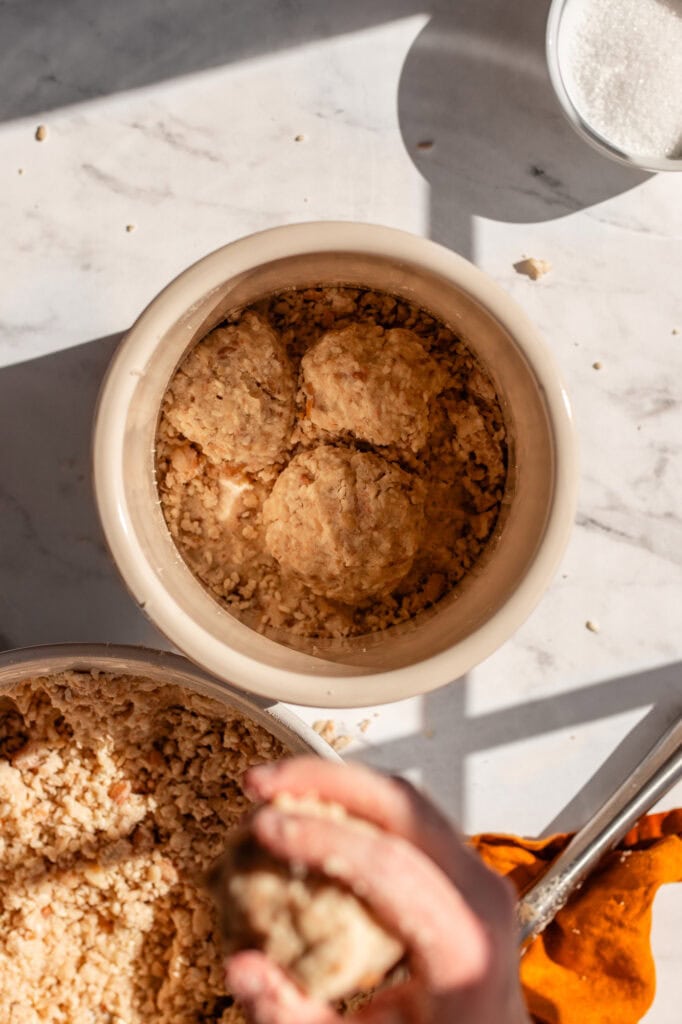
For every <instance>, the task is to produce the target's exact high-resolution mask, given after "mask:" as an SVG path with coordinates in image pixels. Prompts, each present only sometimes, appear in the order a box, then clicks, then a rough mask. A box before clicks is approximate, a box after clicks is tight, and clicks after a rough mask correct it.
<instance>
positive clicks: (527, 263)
mask: <svg viewBox="0 0 682 1024" xmlns="http://www.w3.org/2000/svg"><path fill="white" fill-rule="evenodd" d="M551 269H552V264H551V263H550V262H549V260H539V259H536V258H535V257H534V256H528V257H526V258H525V259H522V260H518V262H517V263H515V264H514V270H515V271H516V273H517V274H525V276H526V277H529V278H530V279H531V281H537V280H538V278H540V277H544V275H545V274H548V273H549V272H550V270H551Z"/></svg>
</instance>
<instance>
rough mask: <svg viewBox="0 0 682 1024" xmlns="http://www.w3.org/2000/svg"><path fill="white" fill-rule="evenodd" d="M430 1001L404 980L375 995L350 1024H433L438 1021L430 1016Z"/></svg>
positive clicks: (427, 996)
mask: <svg viewBox="0 0 682 1024" xmlns="http://www.w3.org/2000/svg"><path fill="white" fill-rule="evenodd" d="M433 1002H434V1001H433V999H431V998H430V997H429V995H428V994H427V993H425V992H424V989H423V988H422V987H421V986H420V985H418V984H417V983H415V982H414V981H408V982H406V983H405V984H403V985H397V986H396V987H395V988H390V989H387V990H386V991H384V992H380V993H379V994H378V995H375V996H374V997H373V999H372V1001H371V1003H369V1005H368V1006H365V1007H364V1008H363V1009H362V1010H360V1012H359V1013H357V1014H356V1015H354V1016H353V1017H352V1020H353V1022H354V1024H433V1022H434V1021H436V1020H437V1019H441V1018H437V1017H435V1016H434V1009H435V1007H434V1005H433ZM442 1019H444V1020H446V1019H447V1020H451V1019H456V1018H450V1017H448V1018H445V1017H444V1018H442Z"/></svg>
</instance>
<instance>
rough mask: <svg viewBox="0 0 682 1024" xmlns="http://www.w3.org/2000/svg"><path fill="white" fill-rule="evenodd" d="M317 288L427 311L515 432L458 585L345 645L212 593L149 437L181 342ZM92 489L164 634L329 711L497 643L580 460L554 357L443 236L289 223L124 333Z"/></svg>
mask: <svg viewBox="0 0 682 1024" xmlns="http://www.w3.org/2000/svg"><path fill="white" fill-rule="evenodd" d="M313 284H316V285H319V284H348V285H355V286H365V287H369V288H376V289H380V290H385V291H388V292H391V293H393V294H398V295H401V296H404V297H405V298H406V299H408V300H410V301H412V302H415V303H417V304H419V305H421V306H423V307H425V308H427V309H429V310H430V311H431V312H432V313H433V314H434V315H436V316H437V317H438V318H439V319H441V320H443V321H445V322H446V323H447V324H448V325H450V326H451V327H452V328H453V329H454V330H455V331H456V333H457V334H459V335H460V336H461V337H463V338H464V339H465V341H466V342H467V344H468V345H469V347H470V348H471V349H472V350H473V351H474V352H475V353H476V355H477V356H478V358H479V359H480V361H481V362H482V363H483V365H484V366H485V367H486V368H487V370H488V372H489V373H490V374H491V376H492V378H493V380H494V382H495V385H496V388H497V391H498V394H499V396H500V398H501V403H502V406H503V410H504V415H505V419H506V422H507V426H508V431H509V436H510V471H509V481H508V486H507V492H506V495H505V501H504V507H503V511H502V514H501V516H500V523H499V525H498V530H497V533H496V536H495V538H494V541H493V542H492V543H491V544H490V545H489V548H488V551H487V552H486V554H485V555H484V557H483V558H482V559H481V561H480V562H479V563H478V565H477V566H476V568H475V570H474V571H473V572H472V573H470V574H469V576H468V577H466V579H465V581H463V583H462V584H461V585H460V586H459V587H458V588H457V589H456V591H455V593H454V594H453V595H451V596H450V597H448V598H445V599H443V600H442V601H441V602H439V604H438V605H437V606H436V607H435V608H434V609H433V610H431V611H430V612H426V613H424V614H423V615H422V616H420V617H419V618H418V619H415V620H414V621H412V622H410V623H406V624H404V625H401V626H399V627H394V628H392V629H390V630H386V631H384V632H382V633H378V634H372V635H369V636H365V637H359V638H354V639H352V640H329V641H324V642H321V641H319V640H316V641H315V642H314V644H315V649H313V642H312V641H296V646H295V647H294V646H293V641H291V640H289V639H288V638H287V637H286V636H277V638H273V637H264V636H262V635H261V634H259V633H257V632H255V631H254V630H252V629H250V628H249V627H248V626H246V625H244V624H243V623H241V622H239V621H238V620H237V619H236V618H234V616H232V615H231V614H230V613H229V612H227V611H226V610H225V609H224V608H222V607H221V606H220V605H219V604H218V603H217V601H215V600H214V598H213V597H211V596H210V595H209V593H208V592H207V591H206V590H205V589H204V587H203V586H202V585H201V583H199V581H198V580H197V579H195V577H194V576H193V575H192V573H191V572H190V570H189V569H188V568H187V566H186V565H185V563H184V562H183V560H182V558H181V557H180V555H179V553H178V551H177V549H176V547H175V545H174V543H173V541H172V540H171V537H170V534H169V532H168V530H167V528H166V525H165V522H164V519H163V516H162V513H161V509H160V505H159V499H158V494H157V490H156V482H155V476H154V440H155V433H156V428H157V423H158V416H159V408H160V403H161V399H162V396H163V394H164V392H165V390H166V387H167V385H168V383H169V381H170V379H171V377H172V375H173V373H174V371H175V369H176V367H177V366H178V364H179V363H180V361H181V360H182V358H183V356H184V355H185V353H186V352H187V351H188V349H189V348H190V347H191V346H192V345H193V344H194V343H196V342H197V341H198V340H200V339H201V338H202V337H203V336H204V335H205V334H206V333H207V332H208V331H209V330H210V329H211V328H212V327H213V326H215V325H216V324H217V323H219V322H220V321H221V320H222V319H223V317H224V315H225V313H226V312H227V311H228V310H231V309H234V308H235V307H240V306H243V305H246V304H249V303H250V302H253V301H254V300H255V299H257V298H259V297H262V296H264V295H266V294H268V293H271V292H273V291H277V290H280V289H282V288H287V287H304V286H310V285H313ZM94 476H95V490H96V496H97V503H98V506H99V512H100V516H101V520H102V524H103V527H104V532H105V535H106V538H107V541H108V543H109V546H110V549H111V552H112V555H113V558H114V560H115V562H116V564H117V566H118V568H119V570H120V572H121V574H122V576H123V578H124V580H125V581H126V583H127V585H128V587H129V588H130V590H131V592H132V594H133V595H134V597H135V598H136V600H137V601H138V603H139V604H140V606H141V607H142V608H143V609H144V610H145V612H146V613H147V615H148V616H149V617H150V619H151V620H152V621H153V622H154V623H155V624H156V625H157V626H158V627H159V628H160V629H161V630H162V631H163V632H164V633H165V635H166V636H167V637H169V639H170V640H172V642H173V643H174V644H175V645H176V646H177V647H179V648H180V649H181V650H182V651H184V653H185V654H187V655H188V656H189V657H190V658H191V659H192V660H193V661H195V662H197V663H198V664H199V665H201V666H202V667H203V668H205V669H206V670H207V671H208V672H210V673H211V674H212V675H215V676H217V677H219V678H221V679H224V680H227V681H229V682H230V683H232V684H233V685H234V686H237V687H239V688H241V689H244V690H247V691H249V692H251V693H256V694H260V695H262V696H266V697H270V698H272V699H276V700H285V701H290V702H293V703H299V704H308V705H313V706H326V707H351V706H362V705H372V704H380V703H384V702H388V701H394V700H399V699H401V698H405V697H409V696H412V695H414V694H418V693H424V692H426V691H428V690H433V689H435V688H437V687H439V686H443V685H444V684H446V683H448V682H450V681H451V680H454V679H456V678H458V677H459V676H461V675H463V674H464V673H465V672H467V671H468V670H469V669H470V668H472V667H473V666H474V665H476V664H478V663H479V662H481V661H482V660H483V659H484V658H486V657H487V656H488V655H489V654H491V653H492V652H493V651H494V650H495V649H496V648H497V647H498V646H499V645H500V644H502V643H503V642H504V641H505V640H507V639H508V638H509V637H510V636H511V635H512V633H513V632H514V631H515V630H516V629H517V628H518V626H519V625H520V624H521V623H522V622H523V620H524V619H525V618H526V617H527V616H528V614H529V613H530V612H531V610H532V609H533V607H534V606H535V604H536V603H537V601H538V600H539V599H540V597H541V595H542V593H543V591H544V590H545V589H546V587H547V585H548V584H549V582H550V580H551V578H552V576H553V574H554V572H555V570H556V568H557V565H558V562H559V559H560V557H561V554H562V552H563V550H564V547H565V545H566V542H567V539H568V536H569V532H570V529H571V525H572V522H573V517H574V509H575V498H576V481H577V456H576V441H575V435H574V430H573V426H572V422H571V414H570V409H569V403H568V399H567V397H566V393H565V390H564V387H563V385H562V382H561V380H560V377H559V373H558V371H557V368H556V366H555V363H554V360H553V358H552V356H551V354H550V352H549V350H548V348H547V347H546V345H545V344H544V342H543V341H542V339H541V338H540V337H539V335H538V334H537V332H536V330H535V328H534V327H533V326H532V325H531V323H530V322H529V321H528V320H527V319H526V317H525V315H524V314H523V312H522V311H521V310H520V309H519V308H518V307H517V306H516V305H515V303H514V302H513V301H512V300H511V299H510V298H509V297H508V296H507V295H506V294H505V292H503V291H502V290H501V289H500V288H499V287H498V286H497V285H496V284H495V283H494V282H493V281H492V280H490V278H488V277H487V276H486V275H485V274H483V273H482V272H481V271H479V270H477V269H476V268H475V267H474V266H473V265H472V264H470V263H468V262H467V261H466V260H464V259H462V258H461V257H460V256H457V255H455V254H454V253H452V252H450V251H449V250H447V249H445V248H443V247H442V246H439V245H436V244H435V243H433V242H430V241H428V240H426V239H423V238H418V237H416V236H414V235H410V234H407V233H406V232H402V231H397V230H394V229H390V228H385V227H379V226H375V225H368V224H354V223H345V222H322V223H310V224H293V225H288V226H285V227H279V228H274V229H272V230H269V231H263V232H261V233H259V234H255V235H251V236H249V237H247V238H242V239H240V240H238V241H236V242H233V243H232V244H230V245H227V246H225V247H224V248H222V249H219V250H218V251H217V252H214V253H211V254H210V255H209V256H207V257H205V258H204V259H203V260H200V261H199V262H198V263H196V264H194V266H192V267H190V268H189V269H188V270H186V271H184V273H182V274H180V276H179V277H177V278H176V279H175V280H174V281H173V282H172V283H171V284H170V285H168V287H167V288H166V289H164V291H163V292H161V294H160V295H158V296H157V297H156V298H155V299H154V300H153V301H152V302H151V304H150V305H149V306H148V307H147V309H146V310H145V311H144V312H143V313H142V315H141V316H140V318H139V319H138V320H137V322H136V323H135V324H134V326H133V327H132V328H131V330H130V331H129V332H128V334H127V335H126V337H125V338H124V340H123V341H122V343H121V345H120V347H119V349H118V351H117V353H116V355H115V357H114V359H113V362H112V364H111V367H110V369H109V372H108V375H107V377H106V380H105V382H104V385H103V389H102V393H101V396H100V403H99V408H98V412H97V417H96V424H95V437H94Z"/></svg>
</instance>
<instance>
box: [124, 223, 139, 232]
mask: <svg viewBox="0 0 682 1024" xmlns="http://www.w3.org/2000/svg"><path fill="white" fill-rule="evenodd" d="M136 227H137V225H136V224H126V231H127V232H128V234H130V232H131V231H135V229H136Z"/></svg>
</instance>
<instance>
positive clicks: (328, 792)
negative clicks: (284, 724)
mask: <svg viewBox="0 0 682 1024" xmlns="http://www.w3.org/2000/svg"><path fill="white" fill-rule="evenodd" d="M245 788H246V791H247V793H248V795H249V796H250V797H251V798H252V799H253V800H256V801H259V802H260V801H267V800H273V799H274V798H275V797H277V796H279V795H281V794H283V793H289V794H290V795H291V796H309V795H314V796H316V797H318V798H319V799H320V800H326V801H331V802H333V803H338V804H341V805H342V806H343V807H345V808H346V810H347V811H348V812H349V813H350V814H352V815H355V817H357V818H364V819H365V820H366V821H371V822H372V823H373V824H375V825H377V826H378V827H379V828H382V829H385V830H386V831H388V832H393V833H395V834H396V835H399V836H402V837H403V839H407V840H408V842H410V843H412V844H413V845H414V846H416V847H418V849H420V850H423V851H424V853H426V854H427V856H429V857H430V858H431V859H432V860H433V861H435V862H436V864H438V866H439V867H440V868H441V869H442V870H443V871H445V873H446V874H447V875H448V876H449V877H451V878H453V879H455V878H457V877H458V876H460V877H461V875H462V872H464V873H465V874H468V873H469V872H470V871H471V866H470V865H471V860H472V859H474V858H472V856H471V854H469V851H466V850H464V848H463V847H462V846H461V845H460V843H459V842H457V839H456V833H455V832H454V830H453V828H452V826H451V825H450V823H449V822H448V820H447V819H446V818H445V817H444V816H443V815H442V814H441V813H440V811H439V810H438V809H437V808H436V807H434V805H433V804H432V803H431V802H430V801H429V800H427V799H426V798H425V797H423V796H422V795H421V794H420V793H419V792H418V791H417V790H416V789H414V787H413V786H411V785H410V784H409V783H407V782H404V781H403V780H402V779H395V778H388V777H386V776H383V775H377V774H376V773H374V772H372V771H370V769H368V768H364V767H362V766H361V765H356V764H347V765H337V764H332V763H328V762H326V761H322V760H321V759H320V758H316V757H297V758H292V759H289V760H283V761H277V762H270V763H269V764H267V765H260V766H258V767H257V768H253V769H251V771H249V772H248V773H247V775H246V779H245Z"/></svg>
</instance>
